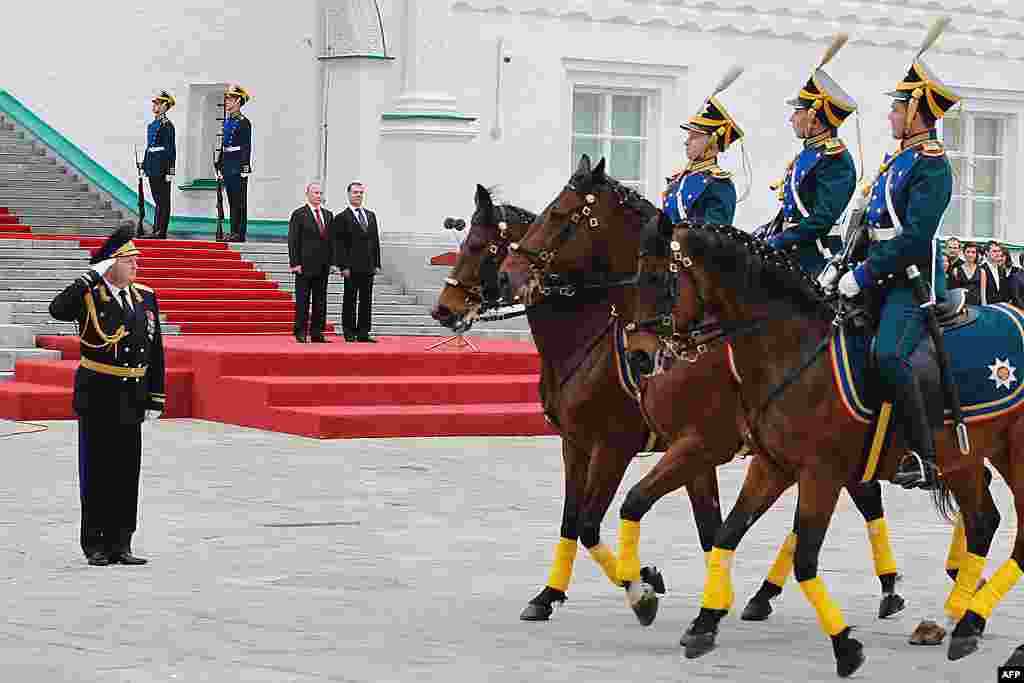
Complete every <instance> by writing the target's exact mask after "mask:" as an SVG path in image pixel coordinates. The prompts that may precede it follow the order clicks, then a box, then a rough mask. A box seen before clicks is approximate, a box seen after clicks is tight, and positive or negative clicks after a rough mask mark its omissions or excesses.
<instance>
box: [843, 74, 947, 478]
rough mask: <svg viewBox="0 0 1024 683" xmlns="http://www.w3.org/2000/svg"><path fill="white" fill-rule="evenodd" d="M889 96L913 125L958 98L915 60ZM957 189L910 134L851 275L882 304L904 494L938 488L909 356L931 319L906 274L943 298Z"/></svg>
mask: <svg viewBox="0 0 1024 683" xmlns="http://www.w3.org/2000/svg"><path fill="white" fill-rule="evenodd" d="M889 94H890V95H891V96H892V97H894V98H895V99H897V100H900V101H904V102H907V103H908V116H907V120H908V121H910V120H911V119H912V118H913V112H914V111H917V109H918V107H919V106H925V107H927V109H926V110H924V111H926V112H927V114H926V118H928V119H929V120H937V119H939V118H941V117H942V115H943V114H945V113H946V111H947V110H949V108H950V107H952V106H953V105H954V104H956V102H958V101H959V99H960V98H959V96H958V95H956V94H955V93H953V92H952V91H951V90H950V89H949V88H947V87H946V86H944V85H942V84H941V83H940V82H939V81H938V79H937V78H936V77H935V76H934V75H933V74H932V73H931V71H930V70H929V69H928V68H927V66H925V64H924V63H923V62H921V61H915V62H914V64H913V65H912V66H911V68H910V72H909V74H908V76H907V77H906V79H904V81H902V82H901V83H900V84H899V85H898V86H897V90H896V91H895V92H892V93H889ZM906 127H907V128H909V124H908V125H907V126H906ZM952 191H953V174H952V169H951V167H950V163H949V160H948V159H947V158H946V154H945V150H944V149H943V146H942V143H941V142H939V141H938V140H937V139H936V135H935V131H934V129H932V130H929V131H927V132H924V133H921V134H918V135H915V136H913V137H906V136H905V137H904V139H903V142H902V145H901V149H900V151H899V152H898V153H896V154H895V155H894V156H891V157H889V156H887V157H886V159H885V162H884V163H883V164H882V166H881V169H880V172H879V175H878V178H877V179H876V180H875V182H874V183H873V185H872V187H871V190H870V193H871V194H870V202H869V204H868V212H867V217H866V221H867V224H868V236H869V238H870V245H869V247H868V255H867V259H866V260H865V261H864V262H863V263H861V264H860V265H858V266H857V268H855V269H854V270H853V271H852V273H850V274H849V275H848V276H846V277H852V278H853V279H854V280H855V281H856V286H857V287H856V288H859V289H861V290H867V289H875V290H877V291H878V293H879V294H880V295H881V298H882V299H883V304H882V309H881V320H880V324H879V329H878V337H877V342H876V356H877V362H878V372H879V375H880V379H881V382H882V386H883V389H884V390H885V392H886V394H887V395H888V396H889V397H890V398H892V399H893V404H894V407H895V408H897V411H896V414H897V415H898V416H900V417H901V420H902V423H903V427H904V431H905V434H906V436H907V440H908V442H909V447H910V449H911V450H912V451H913V452H914V455H911V456H908V457H907V458H904V460H903V462H902V463H901V466H900V469H899V471H898V472H897V474H896V476H895V477H894V478H893V483H896V484H901V485H903V486H905V487H907V488H913V487H916V486H919V487H922V488H931V487H933V486H934V485H935V479H934V472H933V470H934V463H935V444H934V438H933V436H932V432H931V427H930V425H929V422H928V418H927V414H926V412H925V406H924V399H923V397H922V395H921V389H920V386H919V385H918V382H917V380H916V379H915V377H914V373H913V368H912V367H911V365H910V357H911V355H912V354H913V353H914V350H915V349H916V348H917V345H918V344H919V343H920V342H921V340H922V339H923V338H924V337H925V334H926V333H927V327H926V325H927V319H926V317H925V316H926V312H925V311H923V310H922V309H921V307H920V305H919V304H918V302H917V301H916V300H915V298H914V293H913V289H912V285H911V282H910V280H909V279H908V277H907V268H908V267H909V266H917V268H918V269H919V270H920V271H921V275H922V277H923V278H924V280H925V282H929V283H931V291H932V296H933V297H934V298H937V299H943V298H945V279H944V278H942V277H936V276H937V275H941V274H942V266H941V260H940V259H941V258H942V256H941V254H940V253H939V250H938V249H937V246H936V240H935V233H936V232H937V231H938V228H939V224H940V222H941V220H942V215H943V213H944V212H945V211H946V207H948V206H949V202H950V198H951V196H952ZM842 285H843V283H842V282H841V283H840V290H841V291H842V290H843V286H842ZM856 288H855V289H856ZM922 460H924V461H925V462H928V463H930V464H931V466H932V467H928V466H927V465H925V464H924V463H922V462H921V461H922Z"/></svg>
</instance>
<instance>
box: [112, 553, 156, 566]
mask: <svg viewBox="0 0 1024 683" xmlns="http://www.w3.org/2000/svg"><path fill="white" fill-rule="evenodd" d="M110 562H111V564H114V563H117V564H128V565H141V564H146V563H147V562H149V560H147V559H146V558H144V557H135V555H132V554H131V552H124V553H118V554H117V555H111V556H110Z"/></svg>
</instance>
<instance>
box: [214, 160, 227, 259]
mask: <svg viewBox="0 0 1024 683" xmlns="http://www.w3.org/2000/svg"><path fill="white" fill-rule="evenodd" d="M213 170H214V171H216V173H217V241H218V242H223V241H224V175H223V174H222V173H221V170H220V168H218V167H217V153H216V152H214V155H213Z"/></svg>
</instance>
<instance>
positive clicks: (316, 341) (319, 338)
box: [310, 334, 331, 344]
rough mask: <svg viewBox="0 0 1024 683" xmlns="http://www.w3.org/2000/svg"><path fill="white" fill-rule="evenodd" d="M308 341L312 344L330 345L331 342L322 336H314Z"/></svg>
mask: <svg viewBox="0 0 1024 683" xmlns="http://www.w3.org/2000/svg"><path fill="white" fill-rule="evenodd" d="M310 341H311V342H313V343H314V344H330V343H331V340H330V339H328V338H327V337H325V336H323V335H322V334H320V335H316V336H314V337H312V338H311V339H310Z"/></svg>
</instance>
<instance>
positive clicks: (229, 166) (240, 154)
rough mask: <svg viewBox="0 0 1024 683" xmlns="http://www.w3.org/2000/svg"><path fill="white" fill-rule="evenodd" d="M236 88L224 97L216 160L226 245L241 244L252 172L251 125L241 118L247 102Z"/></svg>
mask: <svg viewBox="0 0 1024 683" xmlns="http://www.w3.org/2000/svg"><path fill="white" fill-rule="evenodd" d="M250 99H251V98H250V96H249V93H248V92H246V90H245V88H243V87H242V86H240V85H233V86H231V87H230V88H228V89H227V91H226V92H225V93H224V131H223V132H224V135H223V138H222V139H221V148H220V154H219V155H218V157H217V172H218V173H220V174H222V176H223V178H224V189H225V190H227V193H228V207H229V208H230V211H231V234H230V235H228V241H229V242H244V241H245V230H246V222H247V212H248V210H247V204H248V185H249V173H251V172H252V167H251V165H250V164H251V163H252V124H251V123H249V119H247V118H245V117H244V116H243V115H242V111H241V109H242V106H243V105H245V103H246V102H248V101H249V100H250Z"/></svg>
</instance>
